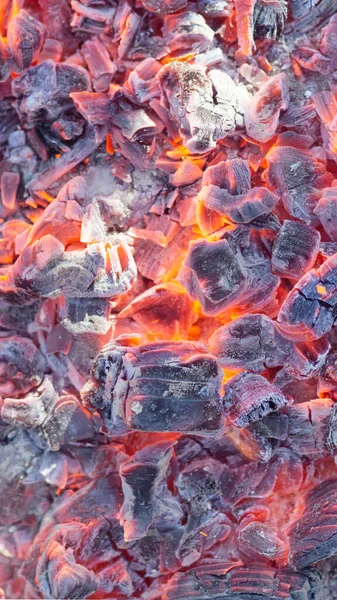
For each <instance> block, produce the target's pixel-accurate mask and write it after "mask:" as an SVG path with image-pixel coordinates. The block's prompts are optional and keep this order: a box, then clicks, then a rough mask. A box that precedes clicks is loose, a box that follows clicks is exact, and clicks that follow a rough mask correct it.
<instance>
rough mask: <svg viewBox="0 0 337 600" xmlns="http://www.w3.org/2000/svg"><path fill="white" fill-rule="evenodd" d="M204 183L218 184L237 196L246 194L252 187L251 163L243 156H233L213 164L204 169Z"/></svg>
mask: <svg viewBox="0 0 337 600" xmlns="http://www.w3.org/2000/svg"><path fill="white" fill-rule="evenodd" d="M202 185H203V187H205V186H206V187H207V186H209V185H213V186H217V187H219V188H221V189H224V190H227V191H228V192H230V193H231V194H233V195H235V196H239V195H241V194H245V193H246V192H249V190H250V189H251V187H252V185H251V175H250V169H249V163H248V161H247V160H243V159H242V158H233V159H231V160H225V161H221V162H219V163H217V164H216V165H211V166H209V167H207V169H206V170H205V171H204V174H203V178H202Z"/></svg>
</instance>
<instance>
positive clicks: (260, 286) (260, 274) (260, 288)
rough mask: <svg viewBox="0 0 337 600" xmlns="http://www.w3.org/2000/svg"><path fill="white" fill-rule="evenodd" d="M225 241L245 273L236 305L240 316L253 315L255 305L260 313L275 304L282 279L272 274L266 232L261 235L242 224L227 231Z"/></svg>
mask: <svg viewBox="0 0 337 600" xmlns="http://www.w3.org/2000/svg"><path fill="white" fill-rule="evenodd" d="M223 239H224V240H227V241H228V243H229V246H230V248H231V250H232V252H233V253H234V254H235V257H236V259H237V260H238V261H239V263H240V264H241V265H242V268H244V270H245V273H246V285H245V287H244V289H243V291H242V294H241V297H240V301H239V302H236V305H235V309H236V311H237V313H238V314H240V313H241V314H242V313H247V312H251V307H252V306H253V307H254V311H258V310H261V309H262V308H263V307H264V306H265V305H266V304H268V303H272V302H273V301H274V299H275V295H276V292H277V289H278V286H279V282H280V280H279V278H278V277H277V276H275V275H273V274H272V272H271V263H270V252H269V250H268V248H267V247H266V245H265V237H264V235H263V232H262V233H261V234H260V233H259V232H257V231H254V230H251V229H250V228H248V227H244V226H242V225H241V226H238V227H236V228H229V229H228V230H227V231H226V230H224V234H223Z"/></svg>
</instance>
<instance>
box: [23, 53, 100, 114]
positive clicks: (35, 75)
mask: <svg viewBox="0 0 337 600" xmlns="http://www.w3.org/2000/svg"><path fill="white" fill-rule="evenodd" d="M87 90H90V81H89V77H88V74H87V72H86V71H85V70H84V69H82V68H81V67H74V66H72V65H68V64H66V63H58V64H55V63H54V62H53V61H52V60H47V61H46V62H44V63H41V64H40V65H37V66H36V67H31V68H30V69H28V71H26V72H25V73H23V74H22V75H20V76H19V77H17V78H16V79H15V81H14V82H13V94H14V96H15V97H16V98H18V100H16V103H15V105H16V109H17V111H18V113H19V115H20V118H21V119H22V121H26V122H27V123H34V122H35V121H39V119H40V115H41V111H43V114H44V115H45V116H46V118H47V119H48V120H50V121H54V120H56V119H57V118H58V117H59V116H60V115H61V114H62V113H63V112H65V111H66V110H67V109H70V108H72V107H73V102H72V100H71V98H70V97H69V94H70V93H71V92H81V91H87Z"/></svg>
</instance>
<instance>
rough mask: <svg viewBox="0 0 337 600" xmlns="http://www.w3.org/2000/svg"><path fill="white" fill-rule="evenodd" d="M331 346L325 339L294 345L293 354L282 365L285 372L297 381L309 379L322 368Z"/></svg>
mask: <svg viewBox="0 0 337 600" xmlns="http://www.w3.org/2000/svg"><path fill="white" fill-rule="evenodd" d="M330 348H331V346H330V343H329V341H328V340H327V339H325V338H321V339H319V340H314V341H312V342H302V343H298V344H295V345H294V352H293V353H292V355H291V356H290V357H288V358H287V360H286V362H285V363H284V368H285V369H286V371H287V372H288V373H289V374H290V375H292V376H293V377H296V378H297V379H309V378H311V377H313V376H314V375H316V374H317V373H318V372H319V371H320V369H321V368H322V366H323V364H324V362H325V360H326V357H327V355H328V353H329V350H330Z"/></svg>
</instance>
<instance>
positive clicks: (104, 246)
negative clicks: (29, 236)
mask: <svg viewBox="0 0 337 600" xmlns="http://www.w3.org/2000/svg"><path fill="white" fill-rule="evenodd" d="M135 277H136V266H135V263H134V260H133V257H132V254H131V250H130V248H129V246H128V244H127V243H126V241H125V239H124V237H123V236H122V235H120V236H118V235H117V237H114V238H111V240H110V241H107V242H106V243H104V242H100V243H97V244H90V245H89V246H88V247H87V249H85V250H73V251H69V252H64V251H63V245H62V243H61V242H59V241H58V240H56V238H54V237H53V236H52V235H50V234H48V235H45V236H44V237H42V238H41V239H40V240H38V241H37V242H34V243H33V244H32V245H31V246H28V248H26V249H25V250H24V252H22V254H21V255H20V258H19V260H18V261H17V262H16V263H15V266H14V279H15V282H16V283H17V285H18V286H19V287H23V288H26V289H29V290H31V291H32V292H33V294H35V295H40V296H43V297H51V298H57V297H58V296H60V295H62V294H63V295H65V296H67V297H69V298H81V297H82V298H83V297H86V298H111V297H114V296H118V295H119V294H123V293H124V292H126V291H127V290H128V289H130V287H131V284H132V282H133V281H134V279H135Z"/></svg>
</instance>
